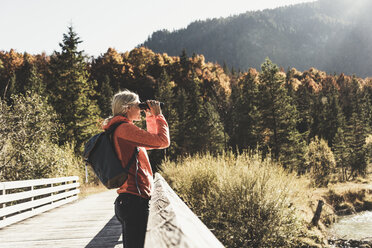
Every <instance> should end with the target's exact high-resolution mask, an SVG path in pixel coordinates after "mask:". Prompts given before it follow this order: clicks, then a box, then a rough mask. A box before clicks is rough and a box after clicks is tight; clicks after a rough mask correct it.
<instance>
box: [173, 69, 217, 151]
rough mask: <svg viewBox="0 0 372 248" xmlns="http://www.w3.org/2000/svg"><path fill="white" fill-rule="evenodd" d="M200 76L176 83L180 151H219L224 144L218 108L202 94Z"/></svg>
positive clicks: (177, 138) (177, 141) (177, 139)
mask: <svg viewBox="0 0 372 248" xmlns="http://www.w3.org/2000/svg"><path fill="white" fill-rule="evenodd" d="M200 84H201V80H200V79H198V77H196V76H195V75H192V76H190V78H186V79H184V81H183V82H180V83H179V85H178V86H177V87H176V92H177V96H176V106H177V113H178V120H179V130H180V132H179V135H178V137H176V138H175V140H176V143H177V145H178V155H181V156H182V155H186V154H195V153H199V152H200V153H202V152H207V151H208V152H212V153H214V152H218V151H220V150H222V149H223V148H224V132H223V125H222V122H221V120H220V116H219V114H218V111H217V110H216V108H215V107H214V106H213V105H212V104H210V103H208V102H205V101H204V99H203V97H202V96H201V94H200Z"/></svg>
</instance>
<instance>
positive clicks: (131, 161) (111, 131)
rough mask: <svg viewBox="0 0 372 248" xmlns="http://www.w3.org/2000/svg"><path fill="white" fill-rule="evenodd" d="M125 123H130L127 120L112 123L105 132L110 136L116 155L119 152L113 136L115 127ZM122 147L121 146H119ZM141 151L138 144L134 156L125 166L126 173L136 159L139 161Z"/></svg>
mask: <svg viewBox="0 0 372 248" xmlns="http://www.w3.org/2000/svg"><path fill="white" fill-rule="evenodd" d="M123 123H128V122H127V121H120V122H117V123H115V124H113V125H111V126H110V127H109V128H108V129H107V130H106V131H105V132H106V133H107V134H108V135H109V136H110V137H109V138H110V141H111V146H112V149H113V151H114V152H115V154H116V157H118V154H117V152H116V149H115V145H114V140H113V136H114V132H115V129H116V128H117V127H118V126H120V125H121V124H123ZM119 149H120V148H119ZM138 153H139V148H138V147H137V146H136V147H135V150H134V152H133V155H132V157H131V158H130V159H129V162H128V164H127V165H126V166H125V167H124V170H125V172H126V173H129V169H130V167H131V165H132V164H133V163H134V162H135V161H136V163H137V155H138Z"/></svg>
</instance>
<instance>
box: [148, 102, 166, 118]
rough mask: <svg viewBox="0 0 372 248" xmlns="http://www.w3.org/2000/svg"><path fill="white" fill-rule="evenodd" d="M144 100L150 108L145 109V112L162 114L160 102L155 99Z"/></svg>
mask: <svg viewBox="0 0 372 248" xmlns="http://www.w3.org/2000/svg"><path fill="white" fill-rule="evenodd" d="M146 102H147V105H148V106H149V108H150V111H147V112H146V113H149V112H150V114H151V115H154V116H157V115H161V114H162V112H161V108H160V102H158V101H155V100H147V101H146Z"/></svg>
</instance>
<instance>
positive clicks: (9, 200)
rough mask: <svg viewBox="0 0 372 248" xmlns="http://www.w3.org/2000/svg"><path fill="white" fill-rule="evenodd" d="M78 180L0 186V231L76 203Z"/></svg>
mask: <svg viewBox="0 0 372 248" xmlns="http://www.w3.org/2000/svg"><path fill="white" fill-rule="evenodd" d="M78 180H79V177H77V176H73V177H60V178H47V179H36V180H22V181H12V182H0V192H1V194H0V228H3V227H5V226H8V225H11V224H13V223H16V222H18V221H21V220H24V219H26V218H29V217H32V216H34V215H37V214H39V213H42V212H45V211H48V210H50V209H53V208H56V207H59V206H61V205H63V204H66V203H69V202H72V201H74V200H76V199H78V194H79V192H80V190H79V189H78V188H79V186H80V184H79V182H78Z"/></svg>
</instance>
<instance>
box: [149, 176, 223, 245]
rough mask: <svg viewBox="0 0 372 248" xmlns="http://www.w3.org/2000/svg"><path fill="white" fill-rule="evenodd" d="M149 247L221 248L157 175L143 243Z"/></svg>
mask: <svg viewBox="0 0 372 248" xmlns="http://www.w3.org/2000/svg"><path fill="white" fill-rule="evenodd" d="M151 247H185V248H186V247H195V248H197V247H200V248H204V247H214V248H219V247H224V246H223V245H222V243H221V242H220V241H219V240H218V239H217V238H216V237H215V236H214V235H213V233H212V232H211V231H210V230H209V229H208V228H207V226H205V225H204V224H203V223H202V221H201V220H200V219H199V218H198V217H197V216H196V215H195V214H194V213H193V212H192V211H191V209H189V208H188V207H187V206H186V204H185V203H184V202H183V201H182V200H181V199H180V198H179V197H178V196H177V194H176V193H175V192H174V191H173V190H172V188H171V187H170V186H169V185H168V183H167V182H166V181H165V180H164V178H163V177H162V176H161V175H160V174H159V173H156V174H155V185H154V193H153V195H152V197H151V200H150V211H149V220H148V224H147V232H146V240H145V248H151Z"/></svg>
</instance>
